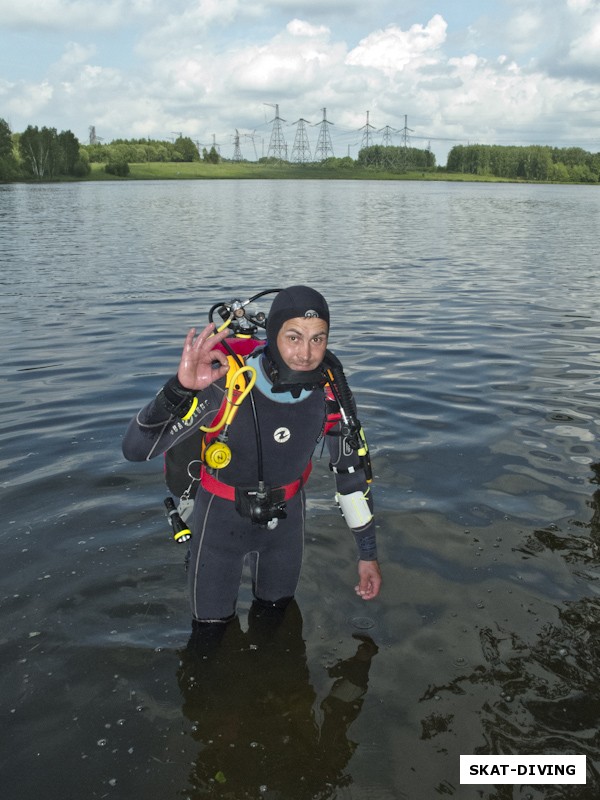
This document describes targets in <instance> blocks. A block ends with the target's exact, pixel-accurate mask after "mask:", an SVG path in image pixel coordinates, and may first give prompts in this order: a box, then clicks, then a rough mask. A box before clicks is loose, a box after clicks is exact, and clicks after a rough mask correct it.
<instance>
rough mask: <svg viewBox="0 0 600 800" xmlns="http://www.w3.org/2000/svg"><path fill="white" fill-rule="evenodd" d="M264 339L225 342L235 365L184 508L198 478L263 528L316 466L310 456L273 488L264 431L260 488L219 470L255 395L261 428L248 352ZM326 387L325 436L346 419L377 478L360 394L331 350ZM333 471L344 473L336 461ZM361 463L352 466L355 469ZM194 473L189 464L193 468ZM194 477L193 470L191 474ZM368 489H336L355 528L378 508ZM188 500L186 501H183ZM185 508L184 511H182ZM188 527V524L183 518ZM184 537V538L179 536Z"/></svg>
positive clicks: (345, 430)
mask: <svg viewBox="0 0 600 800" xmlns="http://www.w3.org/2000/svg"><path fill="white" fill-rule="evenodd" d="M263 344H264V342H262V341H261V340H258V339H254V338H252V337H249V336H240V335H239V334H238V335H236V336H234V337H232V338H231V339H230V340H229V341H228V342H227V343H226V344H225V346H224V347H223V349H224V350H225V352H226V354H227V359H228V362H229V370H228V372H227V375H226V379H225V392H224V395H223V400H222V402H221V405H220V407H219V409H218V411H217V413H216V414H215V416H214V418H213V420H212V422H211V423H210V425H209V426H207V427H204V426H202V427H201V428H200V430H201V431H202V433H203V436H202V444H201V448H200V472H199V475H198V477H197V478H195V479H194V478H192V484H191V485H190V486H189V487H188V489H187V490H185V492H184V494H183V495H182V497H181V503H180V508H183V507H184V505H185V503H188V504H192V505H193V501H192V500H191V497H192V496H193V492H192V486H193V482H194V480H198V481H199V483H200V485H201V486H202V487H203V488H204V489H205V490H206V491H207V492H209V493H211V494H213V495H216V496H217V497H220V498H222V499H225V500H228V501H230V502H234V503H235V507H236V510H237V511H238V513H239V514H240V515H241V516H244V517H248V518H250V519H251V520H252V521H253V522H255V523H258V524H259V525H261V526H262V527H265V526H266V527H268V528H271V529H272V528H275V527H276V525H277V523H278V520H279V519H284V518H285V517H286V516H287V513H286V510H285V503H286V501H287V500H290V499H291V498H292V497H294V495H296V494H297V493H298V492H299V491H300V490H301V489H302V487H303V486H304V485H305V484H306V482H307V480H308V477H309V475H310V473H311V470H312V462H311V461H309V462H308V464H307V465H306V467H305V469H304V471H303V473H302V475H300V477H298V478H297V479H296V480H294V481H292V482H290V483H288V484H285V485H282V486H277V487H267V486H265V484H264V482H263V480H262V446H261V444H260V436H257V451H258V476H259V480H258V482H257V486H256V488H253V489H250V490H249V489H242V488H240V487H236V486H233V485H230V484H228V483H225V482H224V481H221V480H220V479H219V478H218V477H216V475H215V473H216V472H217V471H218V470H219V469H223V468H225V467H226V466H227V465H228V464H229V463H230V461H231V451H230V449H229V446H228V444H227V439H228V432H229V427H230V426H231V424H232V422H233V420H234V418H235V416H236V414H237V411H238V410H239V407H240V405H241V403H242V402H243V401H244V400H245V398H246V397H249V398H250V399H249V402H250V403H251V407H252V413H253V415H254V421H255V428H256V429H257V430H258V421H257V418H256V408H255V406H254V398H253V396H252V394H251V392H252V388H253V386H254V383H255V381H256V371H255V369H254V367H251V366H249V365H247V363H246V361H245V356H248V355H250V354H252V353H253V352H254V351H255V350H256V349H257V348H258V347H259V346H261V345H263ZM323 374H324V392H325V401H326V407H327V415H326V421H325V425H324V428H323V435H325V434H327V433H329V432H330V431H331V429H332V428H333V427H334V426H335V425H337V424H338V423H340V425H341V430H340V433H339V434H336V435H341V436H343V437H344V438H345V440H346V441H347V442H348V443H349V444H350V446H351V448H352V449H353V450H354V451H355V452H356V453H357V455H358V456H359V459H360V468H362V469H363V470H364V473H365V478H366V481H367V483H368V484H370V483H371V481H372V471H371V463H370V456H369V451H368V445H367V442H366V438H365V435H364V432H363V429H362V426H361V425H360V422H359V421H358V418H357V416H356V406H355V404H354V398H353V397H352V394H351V392H350V389H349V387H348V383H347V381H346V378H345V375H344V373H343V368H342V365H341V363H340V361H339V360H338V359H337V358H336V356H334V355H333V353H331V352H330V351H329V350H328V351H327V352H326V358H325V360H324V363H323ZM330 468H331V469H332V471H333V472H343V471H346V470H342V469H339V468H337V467H334V466H333V465H331V464H330ZM355 469H356V467H350V468H349V469H348V470H347V471H348V472H354V471H355ZM188 474H190V473H189V468H188ZM190 477H191V474H190ZM367 494H368V490H367V493H366V494H363V493H362V492H361V491H356V492H353V493H351V494H349V495H341V494H339V493H338V494H336V496H335V499H336V502H337V504H338V506H339V507H340V510H341V512H342V515H343V516H344V518H345V519H346V522H347V524H348V526H349V527H351V528H360V527H361V526H363V525H365V524H367V523H368V522H369V521H370V520H371V518H372V512H371V509H370V506H369V504H368V502H367V499H366V497H367ZM182 504H183V505H182ZM182 513H183V512H182ZM174 523H175V518H171V525H172V528H173V532H174V538H175V539H176V540H177V541H186V540H187V539H188V538H189V535H188V534H190V531H189V529H187V528H185V530H184V531H181V532H180V533H179V534H176V533H175V527H176V526H175V524H174ZM182 525H183V526H184V527H185V523H182ZM178 537H180V538H178Z"/></svg>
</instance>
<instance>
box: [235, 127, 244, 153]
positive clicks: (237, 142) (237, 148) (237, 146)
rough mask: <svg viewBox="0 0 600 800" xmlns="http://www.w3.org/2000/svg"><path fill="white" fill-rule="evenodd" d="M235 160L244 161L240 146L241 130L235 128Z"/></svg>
mask: <svg viewBox="0 0 600 800" xmlns="http://www.w3.org/2000/svg"><path fill="white" fill-rule="evenodd" d="M233 160H234V161H243V158H242V150H241V148H240V132H239V131H238V129H237V128H236V129H235V136H234V137H233Z"/></svg>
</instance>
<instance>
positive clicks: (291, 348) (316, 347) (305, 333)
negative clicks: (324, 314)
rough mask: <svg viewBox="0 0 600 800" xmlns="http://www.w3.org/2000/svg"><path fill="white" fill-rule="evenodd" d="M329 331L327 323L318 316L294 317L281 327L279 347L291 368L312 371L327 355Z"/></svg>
mask: <svg viewBox="0 0 600 800" xmlns="http://www.w3.org/2000/svg"><path fill="white" fill-rule="evenodd" d="M327 333H328V326H327V323H326V322H324V321H323V320H322V319H319V318H318V317H294V318H293V319H288V320H286V321H285V322H284V323H283V325H282V326H281V328H280V329H279V333H278V334H277V349H278V350H279V353H280V355H281V357H282V359H283V360H284V361H285V363H286V365H287V366H288V367H289V368H290V369H294V370H299V371H302V372H310V371H311V370H313V369H317V367H318V366H319V365H320V364H321V361H323V358H324V357H325V350H326V349H327Z"/></svg>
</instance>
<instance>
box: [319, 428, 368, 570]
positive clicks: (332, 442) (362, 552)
mask: <svg viewBox="0 0 600 800" xmlns="http://www.w3.org/2000/svg"><path fill="white" fill-rule="evenodd" d="M329 421H330V424H331V423H333V425H332V426H331V427H329V429H328V431H327V435H326V441H327V447H328V449H329V458H330V462H329V466H330V468H331V470H332V471H333V473H334V475H335V484H336V488H337V491H338V492H339V493H340V494H352V492H357V491H360V492H362V494H363V495H364V496H365V497H366V500H367V503H368V504H369V508H370V509H371V513H373V498H372V497H371V491H370V487H369V484H368V483H367V480H366V476H365V471H364V469H363V467H362V465H361V460H360V457H359V455H358V453H357V452H356V451H355V450H354V449H353V448H352V447H351V446H350V444H349V443H348V439H347V438H346V437H345V436H344V435H343V433H342V430H341V421H340V420H337V421H336V417H335V415H333V414H330V415H329ZM352 533H353V534H354V538H355V540H356V546H357V549H358V557H359V558H360V559H361V560H363V561H375V560H376V559H377V542H376V537H375V521H374V519H373V518H371V520H370V521H369V522H368V523H367V524H366V525H363V526H362V527H360V528H352Z"/></svg>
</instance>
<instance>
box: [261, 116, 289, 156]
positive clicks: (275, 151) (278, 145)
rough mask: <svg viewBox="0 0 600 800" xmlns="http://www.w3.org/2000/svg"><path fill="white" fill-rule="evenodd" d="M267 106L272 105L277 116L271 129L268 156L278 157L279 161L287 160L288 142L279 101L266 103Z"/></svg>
mask: <svg viewBox="0 0 600 800" xmlns="http://www.w3.org/2000/svg"><path fill="white" fill-rule="evenodd" d="M265 105H266V106H271V108H274V109H275V118H274V119H273V120H271V121H272V123H273V128H272V129H271V140H270V142H269V149H268V150H267V158H276V159H277V160H278V161H287V144H286V141H285V137H284V135H283V126H282V124H281V123H282V122H285V120H284V119H281V117H280V116H279V103H275V104H273V103H265Z"/></svg>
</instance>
